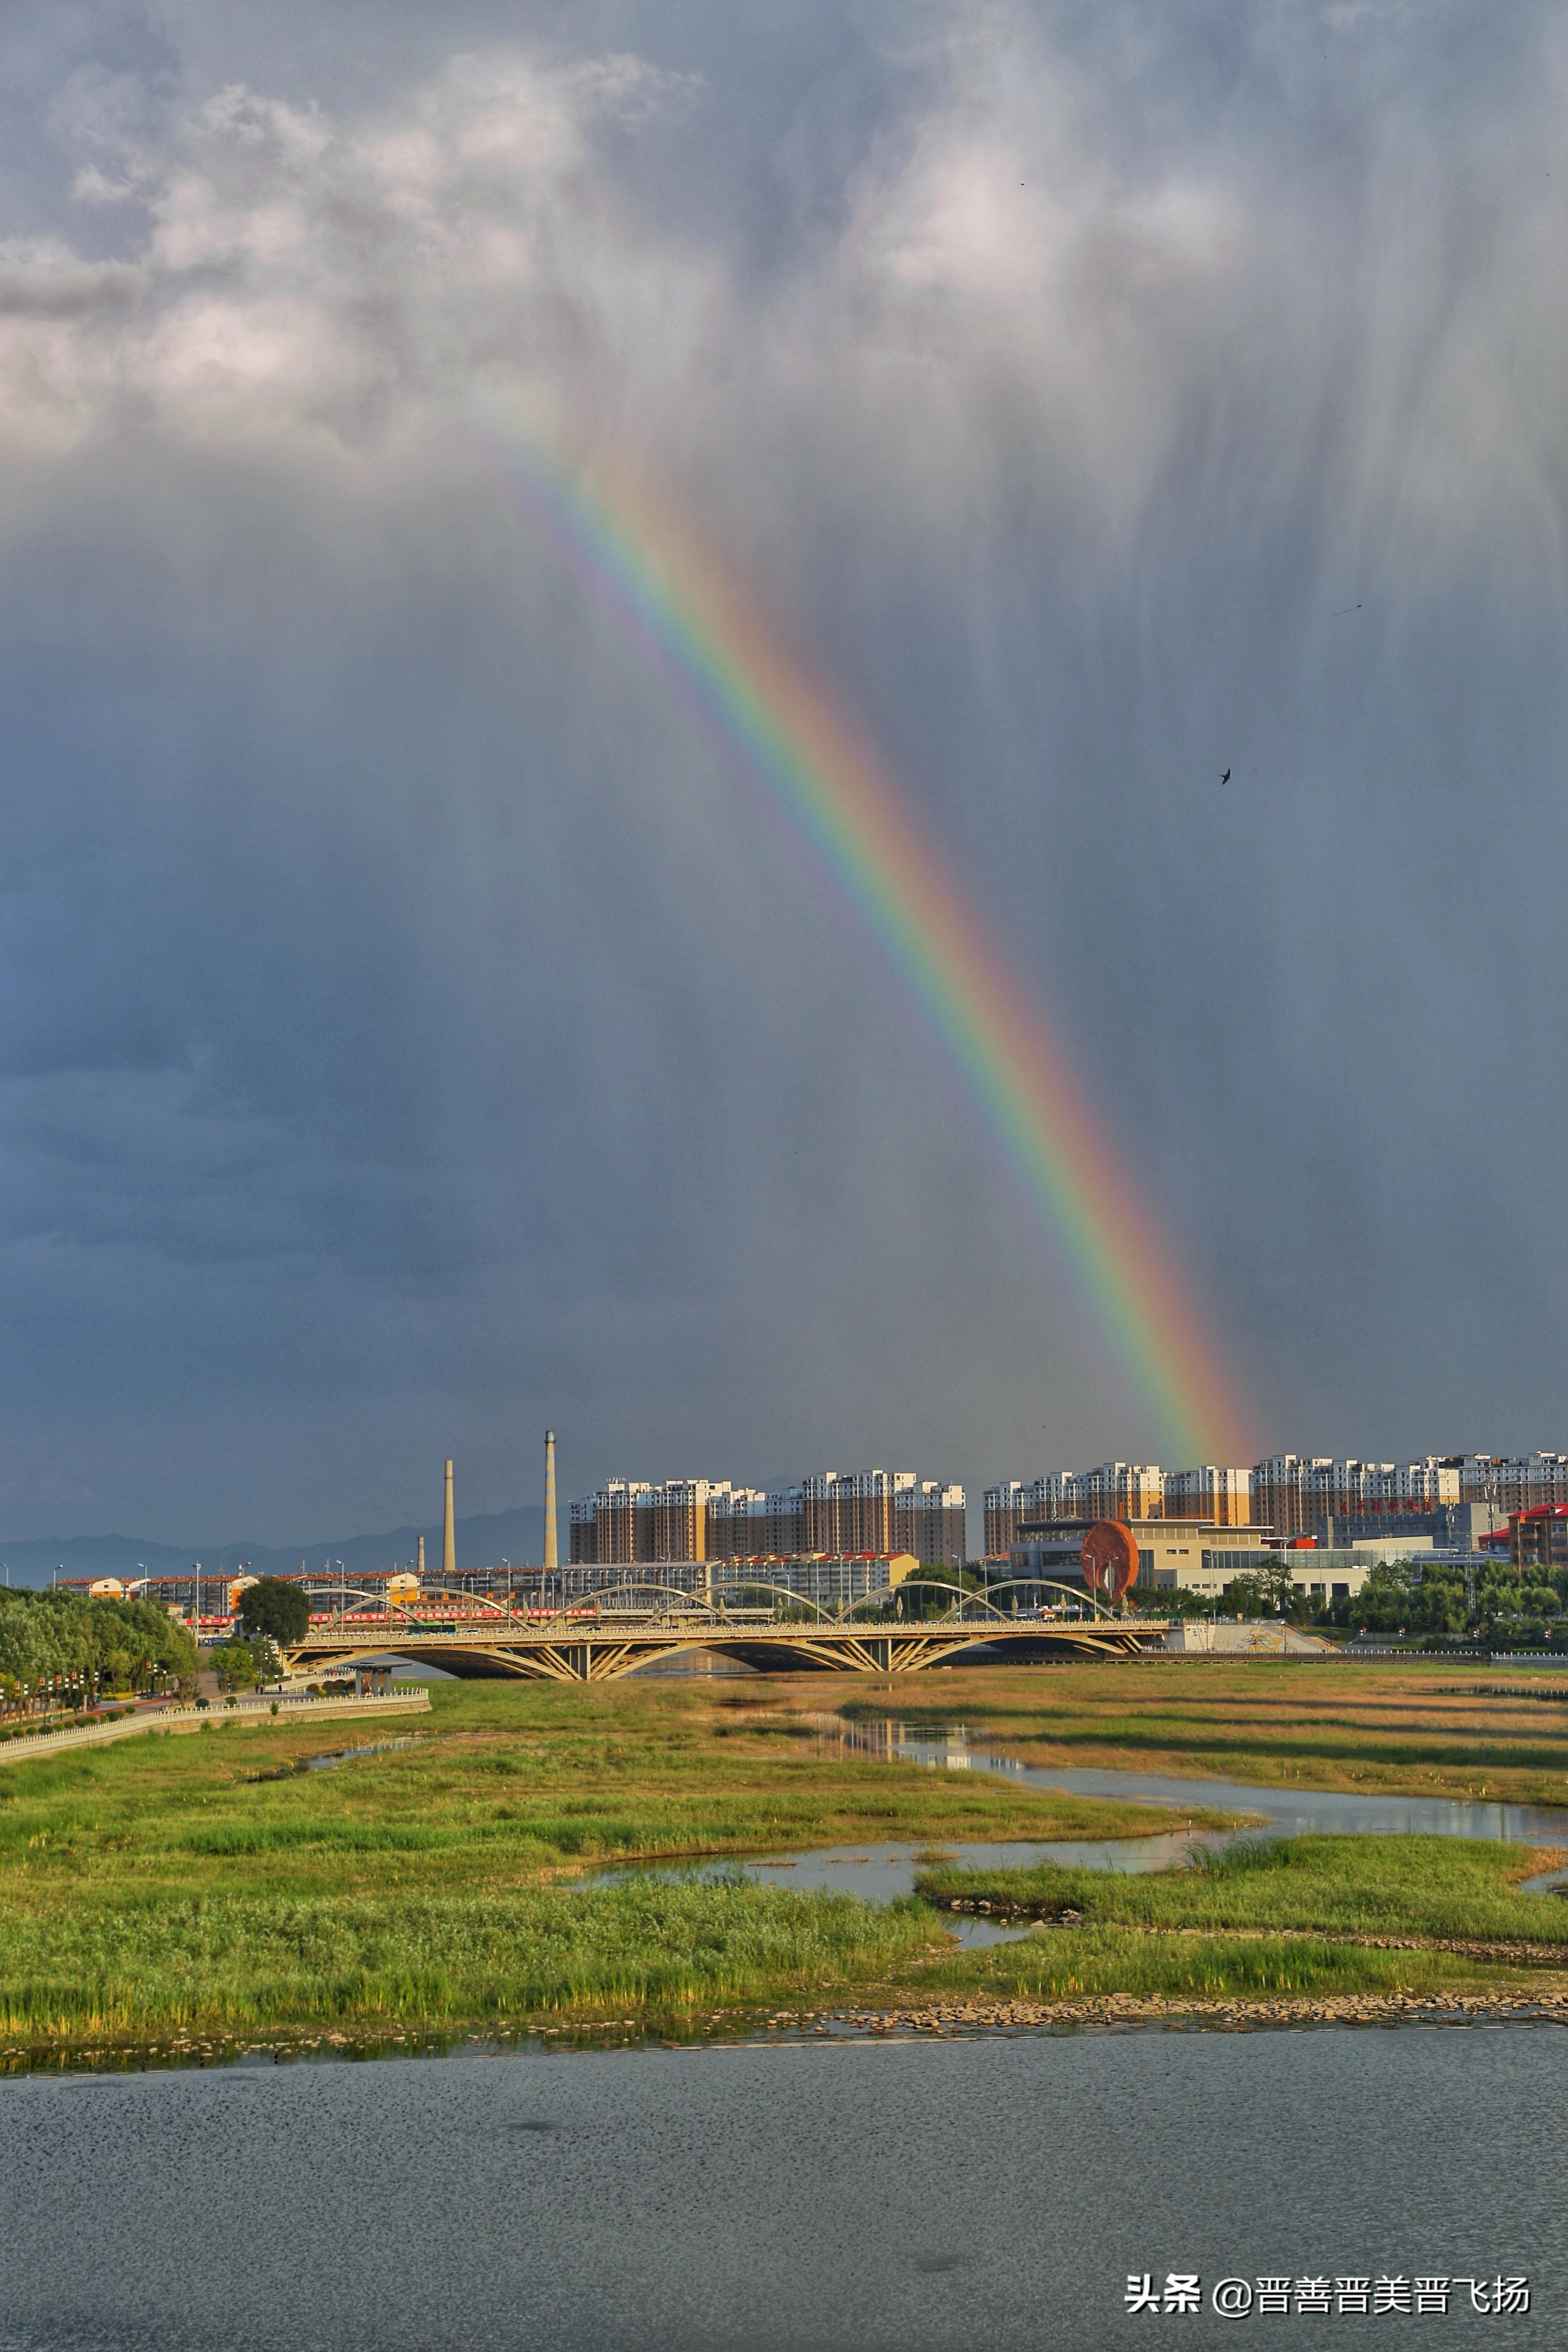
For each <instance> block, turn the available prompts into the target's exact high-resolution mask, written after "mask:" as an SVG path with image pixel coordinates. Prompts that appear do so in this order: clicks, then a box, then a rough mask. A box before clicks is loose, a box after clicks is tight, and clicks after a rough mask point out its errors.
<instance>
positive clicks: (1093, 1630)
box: [280, 1577, 1165, 1683]
mask: <svg viewBox="0 0 1568 2352" xmlns="http://www.w3.org/2000/svg"><path fill="white" fill-rule="evenodd" d="M1017 1582H1018V1584H1019V1585H1020V1586H1021V1587H1023V1586H1026V1588H1027V1589H1028V1591H1031V1592H1037V1591H1041V1590H1048V1591H1059V1592H1061V1593H1062V1595H1063V1597H1064V1599H1065V1600H1067V1601H1071V1602H1073V1603H1074V1604H1075V1605H1076V1606H1077V1607H1079V1608H1080V1609H1081V1607H1082V1606H1083V1604H1084V1602H1085V1600H1086V1599H1089V1601H1090V1604H1091V1609H1092V1613H1091V1614H1090V1615H1089V1616H1087V1617H1085V1616H1082V1615H1079V1616H1072V1617H1069V1616H1067V1615H1065V1614H1063V1613H1061V1612H1060V1611H1059V1610H1055V1611H1049V1612H1047V1611H1046V1610H1042V1609H1038V1608H1032V1609H1028V1610H1015V1609H1001V1608H998V1607H997V1606H996V1603H995V1601H994V1598H993V1597H992V1596H991V1594H985V1595H982V1594H980V1593H975V1592H966V1591H961V1590H960V1589H959V1587H957V1586H956V1585H950V1584H946V1583H942V1582H933V1580H931V1579H930V1578H925V1577H922V1578H921V1589H922V1591H926V1592H931V1591H937V1592H946V1593H947V1594H949V1595H950V1596H951V1598H950V1602H949V1606H948V1609H947V1611H946V1612H945V1613H944V1614H942V1615H941V1616H935V1617H927V1618H915V1617H910V1618H908V1619H905V1618H904V1617H902V1616H901V1615H900V1614H899V1613H898V1611H899V1610H900V1607H901V1603H900V1601H899V1599H898V1596H897V1595H896V1594H895V1593H890V1592H877V1593H872V1594H869V1595H868V1597H867V1598H866V1599H865V1600H864V1601H856V1602H854V1603H852V1604H851V1605H849V1606H848V1607H847V1608H844V1609H841V1610H838V1611H834V1610H831V1609H828V1608H825V1607H823V1606H822V1605H821V1604H819V1603H818V1602H816V1601H810V1600H807V1599H806V1598H805V1596H804V1595H803V1594H801V1593H798V1592H795V1591H792V1590H789V1589H787V1588H785V1587H783V1586H776V1587H770V1586H768V1585H766V1584H764V1583H757V1584H748V1585H747V1587H746V1588H745V1589H746V1591H748V1592H751V1593H759V1594H762V1593H767V1594H769V1595H770V1598H769V1599H768V1600H767V1601H766V1602H765V1603H764V1604H763V1605H761V1606H757V1605H752V1606H733V1607H731V1606H727V1605H726V1603H725V1602H724V1601H708V1600H704V1599H702V1598H700V1597H699V1596H698V1595H696V1594H692V1593H687V1592H680V1591H675V1590H674V1589H673V1588H672V1587H670V1586H668V1585H653V1584H641V1585H639V1584H628V1585H622V1586H617V1587H616V1588H615V1589H613V1590H612V1591H605V1592H602V1593H597V1594H594V1595H592V1596H591V1597H589V1598H587V1599H585V1600H584V1601H581V1602H574V1603H573V1604H571V1605H569V1606H565V1607H562V1608H559V1609H555V1610H519V1609H517V1608H515V1607H513V1605H512V1604H511V1602H510V1601H506V1602H502V1601H491V1600H489V1599H487V1598H484V1597H482V1596H477V1595H475V1594H472V1593H467V1592H452V1591H443V1590H441V1589H440V1588H437V1589H435V1590H432V1589H430V1588H426V1589H425V1590H423V1591H421V1592H420V1593H419V1595H418V1596H417V1598H416V1599H414V1600H411V1601H406V1602H393V1601H389V1600H387V1599H385V1598H384V1596H383V1595H381V1594H374V1595H373V1594H370V1593H362V1592H350V1591H343V1589H342V1587H341V1586H338V1585H334V1586H332V1587H331V1600H332V1601H333V1602H334V1603H335V1604H336V1605H335V1607H334V1609H333V1612H332V1614H331V1617H330V1619H329V1620H328V1621H327V1622H312V1623H311V1625H310V1630H309V1632H308V1633H305V1634H304V1635H303V1636H302V1637H301V1638H300V1640H299V1641H298V1642H290V1643H283V1644H281V1645H280V1647H281V1649H282V1654H283V1657H284V1660H285V1662H286V1664H287V1665H288V1666H289V1671H290V1673H291V1674H292V1675H295V1676H296V1677H299V1678H308V1677H310V1675H314V1674H325V1673H331V1672H332V1671H333V1670H334V1669H342V1668H344V1667H351V1666H353V1664H356V1663H357V1662H360V1661H362V1660H363V1659H366V1658H371V1657H385V1656H387V1655H389V1654H394V1655H395V1656H397V1657H400V1658H407V1659H408V1660H409V1661H410V1662H411V1663H413V1664H418V1665H426V1666H440V1667H443V1668H445V1670H446V1672H447V1674H450V1675H458V1676H459V1677H461V1678H464V1679H468V1678H478V1677H481V1676H483V1677H489V1678H491V1679H495V1678H504V1677H513V1678H520V1679H521V1680H524V1681H535V1682H563V1683H566V1682H581V1683H597V1682H613V1681H616V1679H618V1678H619V1677H620V1676H621V1675H631V1674H635V1673H636V1672H637V1668H638V1667H639V1666H646V1665H649V1664H653V1663H654V1661H656V1660H658V1659H660V1658H672V1657H677V1656H679V1655H681V1654H689V1653H693V1652H703V1651H706V1652H708V1653H710V1654H713V1655H717V1656H721V1657H729V1658H735V1659H737V1660H739V1661H740V1663H741V1664H743V1665H747V1666H754V1667H756V1668H757V1669H758V1670H759V1671H760V1672H761V1673H763V1674H859V1675H913V1674H920V1673H922V1672H923V1671H924V1670H925V1669H926V1668H928V1667H931V1666H939V1665H944V1664H947V1663H948V1662H949V1661H950V1660H952V1659H955V1658H957V1657H960V1656H962V1655H963V1654H964V1653H965V1652H970V1653H974V1654H979V1653H983V1652H984V1653H986V1654H993V1655H1002V1656H1008V1657H1012V1658H1014V1659H1017V1660H1020V1661H1021V1660H1023V1659H1026V1658H1039V1657H1079V1658H1084V1657H1113V1658H1128V1657H1136V1656H1138V1655H1139V1654H1140V1653H1141V1652H1142V1651H1144V1650H1147V1649H1149V1648H1150V1647H1151V1646H1152V1645H1154V1644H1156V1643H1160V1642H1162V1641H1163V1635H1164V1631H1165V1628H1164V1624H1163V1622H1154V1623H1150V1622H1147V1621H1142V1620H1140V1619H1137V1618H1128V1617H1118V1616H1116V1615H1114V1614H1113V1613H1112V1612H1110V1610H1108V1609H1105V1608H1103V1607H1101V1606H1100V1604H1099V1603H1098V1602H1097V1601H1093V1599H1092V1596H1086V1595H1085V1594H1083V1593H1081V1592H1075V1591H1071V1590H1070V1589H1069V1588H1068V1587H1066V1586H1058V1585H1051V1584H1048V1583H1047V1581H1046V1580H1043V1579H1041V1578H1038V1577H1030V1578H1020V1579H1018V1580H1017ZM1007 1589H1008V1588H1007V1587H1006V1586H1005V1585H1000V1586H994V1587H993V1588H992V1594H994V1593H995V1592H997V1591H1006V1590H1007ZM316 1597H317V1598H318V1599H319V1598H321V1597H322V1596H321V1592H320V1591H318V1593H317V1596H316Z"/></svg>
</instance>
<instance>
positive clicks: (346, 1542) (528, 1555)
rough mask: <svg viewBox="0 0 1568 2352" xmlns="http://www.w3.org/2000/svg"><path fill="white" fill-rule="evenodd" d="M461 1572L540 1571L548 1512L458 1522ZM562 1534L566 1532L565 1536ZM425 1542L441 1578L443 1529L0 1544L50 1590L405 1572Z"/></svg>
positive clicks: (18, 1573) (26, 1579)
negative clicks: (195, 1570)
mask: <svg viewBox="0 0 1568 2352" xmlns="http://www.w3.org/2000/svg"><path fill="white" fill-rule="evenodd" d="M457 1532H458V1568H459V1570H461V1569H466V1568H493V1567H499V1566H500V1563H501V1561H502V1560H503V1559H509V1560H510V1562H511V1564H512V1566H513V1567H514V1568H521V1567H522V1566H523V1565H524V1563H525V1562H531V1563H533V1564H534V1565H537V1563H538V1561H539V1559H540V1556H541V1554H542V1551H543V1549H544V1511H543V1507H542V1505H540V1504H537V1503H536V1504H531V1505H529V1506H528V1507H525V1508H524V1509H522V1510H517V1511H493V1512H489V1513H488V1514H481V1515H479V1517H475V1518H471V1519H459V1520H458V1530H457ZM563 1535H564V1529H563ZM421 1536H423V1537H424V1538H425V1559H426V1568H427V1569H430V1570H435V1571H436V1572H437V1573H439V1571H440V1567H441V1528H440V1523H439V1521H437V1524H436V1525H435V1526H434V1527H428V1528H392V1529H391V1530H390V1532H389V1533H388V1534H386V1535H380V1536H340V1537H339V1538H337V1540H336V1542H334V1543H310V1544H283V1545H268V1544H254V1543H226V1544H208V1545H202V1544H191V1545H189V1546H188V1547H184V1548H182V1547H181V1546H180V1545H178V1544H163V1543H150V1542H148V1540H147V1539H146V1538H144V1537H140V1536H64V1537H61V1536H48V1537H45V1538H40V1539H38V1540H37V1541H36V1542H31V1543H13V1544H4V1543H0V1569H3V1570H5V1573H6V1574H7V1576H8V1578H9V1581H10V1582H11V1583H12V1584H28V1585H42V1584H47V1583H48V1582H49V1581H50V1580H51V1579H52V1577H53V1576H54V1575H55V1573H56V1571H57V1570H58V1572H59V1573H60V1574H61V1575H62V1576H119V1577H127V1576H135V1575H137V1574H139V1573H140V1574H142V1575H143V1576H183V1575H184V1574H185V1573H186V1571H187V1570H189V1568H190V1566H191V1563H192V1561H193V1560H197V1559H199V1560H200V1562H201V1564H202V1566H203V1568H204V1569H210V1570H212V1571H213V1572H214V1574H215V1575H216V1574H217V1573H218V1572H219V1571H221V1570H239V1569H248V1570H250V1571H251V1573H252V1574H253V1575H256V1576H269V1575H276V1574H277V1573H278V1572H279V1570H285V1569H287V1570H298V1568H299V1567H300V1562H301V1561H303V1562H304V1564H305V1566H306V1567H307V1568H313V1569H320V1568H321V1567H322V1566H323V1565H326V1564H330V1565H331V1567H333V1568H336V1566H337V1564H338V1562H339V1561H340V1560H342V1564H343V1568H344V1570H345V1572H346V1573H347V1574H349V1575H351V1576H357V1575H360V1574H363V1571H364V1570H367V1569H373V1568H401V1567H402V1566H403V1565H404V1564H405V1562H406V1561H409V1560H412V1559H414V1558H415V1557H416V1554H417V1552H418V1549H419V1538H420V1537H421Z"/></svg>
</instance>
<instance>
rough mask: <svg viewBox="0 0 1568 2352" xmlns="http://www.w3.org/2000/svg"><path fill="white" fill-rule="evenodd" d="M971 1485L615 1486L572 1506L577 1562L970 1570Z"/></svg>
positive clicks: (879, 1479) (855, 1479) (876, 1474)
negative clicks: (860, 1560) (888, 1563)
mask: <svg viewBox="0 0 1568 2352" xmlns="http://www.w3.org/2000/svg"><path fill="white" fill-rule="evenodd" d="M966 1515H967V1498H966V1496H965V1495H964V1491H963V1487H962V1486H952V1485H950V1484H944V1483H943V1482H942V1480H941V1479H937V1478H923V1477H921V1475H919V1474H918V1473H917V1472H915V1471H912V1470H867V1471H852V1472H842V1471H837V1470H826V1471H822V1472H820V1473H819V1474H817V1475H815V1476H812V1477H808V1478H801V1479H799V1480H797V1481H796V1482H795V1484H794V1485H793V1486H784V1487H780V1488H778V1489H776V1490H774V1491H773V1492H772V1493H764V1492H763V1490H762V1489H761V1488H759V1487H755V1486H732V1485H731V1484H730V1483H729V1481H727V1480H721V1479H707V1478H677V1479H668V1480H666V1481H665V1482H664V1483H663V1484H662V1485H658V1486H654V1485H651V1484H647V1483H646V1482H637V1481H635V1480H631V1479H626V1478H612V1479H609V1480H606V1482H605V1485H604V1486H601V1487H600V1489H599V1490H598V1492H597V1494H595V1495H589V1496H584V1497H583V1498H582V1500H581V1501H579V1502H574V1504H573V1505H572V1509H571V1518H570V1528H571V1557H572V1559H573V1561H574V1563H576V1562H583V1563H592V1562H596V1563H599V1564H608V1565H613V1564H616V1563H623V1562H624V1563H628V1564H629V1563H632V1562H637V1561H647V1562H651V1561H660V1562H669V1561H679V1560H727V1559H763V1558H771V1559H799V1558H807V1557H810V1556H812V1555H816V1554H821V1555H826V1556H830V1557H833V1558H848V1557H853V1556H857V1555H860V1554H870V1555H872V1556H873V1557H877V1558H888V1559H890V1558H895V1557H899V1556H902V1555H905V1554H908V1555H910V1556H912V1557H913V1559H916V1560H917V1561H919V1562H920V1563H921V1565H922V1566H925V1567H930V1566H934V1565H938V1564H945V1565H946V1566H948V1567H952V1568H962V1567H963V1560H964V1555H965V1548H966Z"/></svg>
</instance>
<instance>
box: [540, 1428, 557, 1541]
mask: <svg viewBox="0 0 1568 2352" xmlns="http://www.w3.org/2000/svg"><path fill="white" fill-rule="evenodd" d="M560 1564H561V1563H560V1561H559V1559H558V1558H557V1557H556V1551H555V1432H554V1431H553V1430H552V1429H547V1430H546V1431H545V1433H544V1565H545V1567H546V1568H558V1567H559V1566H560Z"/></svg>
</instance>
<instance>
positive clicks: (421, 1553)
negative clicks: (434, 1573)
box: [419, 1536, 425, 1584]
mask: <svg viewBox="0 0 1568 2352" xmlns="http://www.w3.org/2000/svg"><path fill="white" fill-rule="evenodd" d="M419 1581H420V1583H421V1584H423V1583H424V1581H425V1538H424V1537H423V1536H421V1537H420V1538H419Z"/></svg>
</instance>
